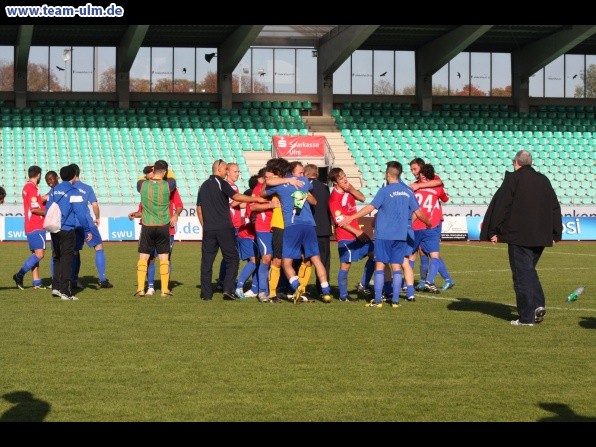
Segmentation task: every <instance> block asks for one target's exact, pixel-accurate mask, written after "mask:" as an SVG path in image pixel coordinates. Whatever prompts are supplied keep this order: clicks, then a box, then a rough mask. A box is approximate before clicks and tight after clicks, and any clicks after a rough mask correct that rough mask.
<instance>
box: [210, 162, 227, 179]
mask: <svg viewBox="0 0 596 447" xmlns="http://www.w3.org/2000/svg"><path fill="white" fill-rule="evenodd" d="M227 167H228V164H227V163H226V162H225V161H223V160H222V159H221V158H220V159H219V160H215V161H214V162H213V166H211V172H212V173H213V175H219V176H220V177H225V176H226V169H227Z"/></svg>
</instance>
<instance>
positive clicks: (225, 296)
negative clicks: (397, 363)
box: [223, 292, 238, 301]
mask: <svg viewBox="0 0 596 447" xmlns="http://www.w3.org/2000/svg"><path fill="white" fill-rule="evenodd" d="M223 299H224V300H227V301H236V300H237V299H238V298H237V297H236V295H234V294H233V293H230V292H224V293H223Z"/></svg>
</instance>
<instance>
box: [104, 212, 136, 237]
mask: <svg viewBox="0 0 596 447" xmlns="http://www.w3.org/2000/svg"><path fill="white" fill-rule="evenodd" d="M108 229H109V236H110V237H109V239H110V240H111V241H133V240H136V237H135V222H134V221H133V220H130V219H128V218H127V217H110V218H109V219H108Z"/></svg>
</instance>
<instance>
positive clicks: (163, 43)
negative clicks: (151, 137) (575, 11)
mask: <svg viewBox="0 0 596 447" xmlns="http://www.w3.org/2000/svg"><path fill="white" fill-rule="evenodd" d="M130 26H131V25H101V24H86V25H71V24H65V25H60V24H58V25H57V24H47V25H46V24H42V25H33V30H32V35H31V42H30V45H33V46H41V45H50V46H66V45H68V46H118V45H119V44H122V42H123V39H124V38H125V35H126V33H127V30H128V29H129V27H130ZM241 26H246V25H149V26H148V29H147V32H146V34H145V36H144V38H143V41H142V44H141V45H142V46H152V47H203V48H219V47H220V46H221V45H223V44H224V43H225V42H226V40H228V39H230V37H231V36H232V35H233V34H234V32H235V31H236V30H237V29H238V28H239V27H241ZM348 26H349V25H265V26H264V27H263V29H262V30H261V31H260V33H259V34H258V37H256V39H254V42H253V43H252V45H251V46H287V47H302V46H303V47H318V46H319V45H320V44H321V43H322V42H323V41H324V40H325V39H328V38H331V37H333V36H334V35H336V34H337V33H339V32H341V30H342V29H345V28H346V27H348ZM460 26H461V25H379V26H378V28H377V29H376V30H375V31H374V32H373V33H372V34H371V35H370V36H368V37H367V38H366V39H365V40H364V41H363V42H362V44H361V45H360V46H359V47H358V49H361V50H391V51H395V50H401V51H415V50H417V49H419V48H421V47H423V46H424V45H426V44H428V43H429V42H432V41H433V40H435V39H438V38H440V37H442V36H444V35H446V34H447V33H449V32H452V31H454V30H456V29H457V28H458V27H460ZM574 26H585V25H493V26H492V27H491V28H490V29H489V30H488V31H487V32H486V33H484V34H483V35H482V36H481V37H479V38H477V39H476V40H474V41H472V42H471V43H470V44H469V46H468V47H467V48H466V49H465V50H464V51H473V52H489V51H492V52H514V51H515V50H517V49H520V48H523V47H524V46H526V45H529V44H531V43H534V42H538V41H541V40H544V39H548V38H554V39H556V36H557V33H559V32H561V31H565V30H572V29H573V27H574ZM20 28H21V26H19V25H0V45H17V44H18V43H19V30H20ZM566 53H568V54H592V55H596V33H592V34H591V35H589V36H588V37H587V38H583V39H578V41H577V42H574V46H573V47H572V48H570V49H569V50H568V51H567V52H566Z"/></svg>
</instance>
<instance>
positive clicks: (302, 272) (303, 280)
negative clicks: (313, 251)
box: [298, 262, 312, 290]
mask: <svg viewBox="0 0 596 447" xmlns="http://www.w3.org/2000/svg"><path fill="white" fill-rule="evenodd" d="M311 272H312V265H310V264H305V263H304V262H303V263H302V264H300V268H299V269H298V282H299V283H300V286H301V287H302V288H303V289H304V290H306V285H307V284H308V281H309V280H310V274H311Z"/></svg>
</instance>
